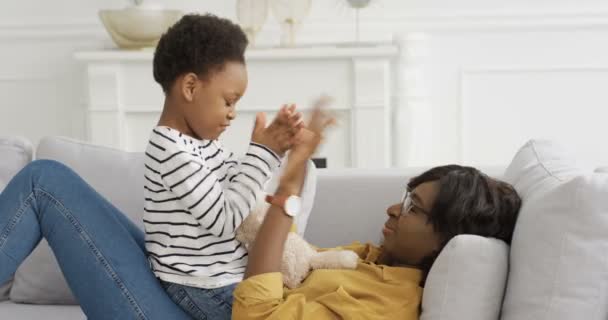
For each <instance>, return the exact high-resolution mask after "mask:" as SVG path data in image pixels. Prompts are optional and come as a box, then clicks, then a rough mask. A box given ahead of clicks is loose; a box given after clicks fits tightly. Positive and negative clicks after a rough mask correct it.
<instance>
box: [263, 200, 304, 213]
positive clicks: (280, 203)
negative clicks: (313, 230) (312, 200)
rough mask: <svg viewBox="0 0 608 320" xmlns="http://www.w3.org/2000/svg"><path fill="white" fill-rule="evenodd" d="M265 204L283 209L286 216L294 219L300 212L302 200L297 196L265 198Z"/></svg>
mask: <svg viewBox="0 0 608 320" xmlns="http://www.w3.org/2000/svg"><path fill="white" fill-rule="evenodd" d="M266 202H268V203H270V204H271V205H274V206H277V207H280V208H281V209H283V212H285V214H286V215H288V216H290V217H295V216H297V215H298V214H300V211H302V199H301V198H300V197H298V196H293V195H292V196H277V195H274V196H271V195H267V196H266Z"/></svg>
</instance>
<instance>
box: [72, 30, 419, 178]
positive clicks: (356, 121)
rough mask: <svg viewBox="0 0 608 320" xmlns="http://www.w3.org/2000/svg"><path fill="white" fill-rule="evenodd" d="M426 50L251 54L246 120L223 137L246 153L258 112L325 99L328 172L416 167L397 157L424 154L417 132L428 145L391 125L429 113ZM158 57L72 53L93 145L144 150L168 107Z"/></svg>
mask: <svg viewBox="0 0 608 320" xmlns="http://www.w3.org/2000/svg"><path fill="white" fill-rule="evenodd" d="M424 42H425V38H424V37H421V36H419V35H412V36H409V37H406V38H403V39H399V41H398V42H396V43H385V44H371V43H366V44H359V45H358V46H355V45H350V44H349V45H317V46H311V47H304V46H302V47H293V48H252V49H248V50H247V52H246V59H247V61H248V71H249V80H250V81H249V88H248V91H247V94H246V95H245V96H244V97H243V99H242V101H240V102H239V117H238V118H237V119H236V120H235V123H234V125H233V126H232V127H231V128H230V130H229V131H228V132H227V133H226V135H224V136H222V138H223V140H224V142H225V144H226V145H227V146H228V147H230V148H231V149H233V150H235V151H237V152H238V151H242V150H240V149H244V148H245V147H246V146H247V142H248V139H249V136H250V134H251V128H252V124H253V122H254V119H255V114H256V113H257V112H269V113H270V114H272V113H273V112H276V110H278V108H279V107H280V106H281V105H282V104H283V103H296V104H297V105H298V106H299V107H300V110H306V109H307V107H308V106H309V105H310V101H312V99H314V98H315V97H317V96H318V95H319V94H321V93H325V94H329V95H330V96H332V97H333V98H334V103H333V105H332V111H334V112H335V114H336V115H337V117H338V122H339V123H340V126H338V127H337V128H335V129H334V130H332V133H331V135H330V136H328V139H327V141H326V143H325V145H324V147H323V148H322V150H320V151H319V154H318V155H317V156H318V157H322V158H327V160H328V161H327V162H328V166H329V167H331V168H343V167H357V168H388V167H392V166H394V165H398V164H403V163H406V162H407V161H408V160H409V159H408V158H407V157H397V156H395V155H396V154H406V152H407V151H409V152H414V151H415V152H416V153H415V154H418V155H423V153H422V152H420V151H424V148H423V147H424V145H425V144H426V143H427V142H428V139H427V140H424V138H425V135H424V127H422V128H419V127H416V128H415V130H416V131H415V133H416V138H417V140H419V141H422V142H424V143H420V148H418V145H413V146H409V144H410V143H409V142H407V140H408V138H409V137H410V136H412V133H411V132H410V129H409V128H406V127H404V126H395V125H394V124H395V123H399V122H396V121H394V119H395V117H397V118H398V119H399V118H407V119H411V118H418V117H419V115H418V113H421V114H422V116H424V115H425V114H426V113H427V112H426V109H428V108H426V107H425V105H424V103H421V101H422V102H424V98H425V97H424V91H423V90H421V89H424V88H420V83H421V82H420V81H419V76H418V74H419V73H420V71H419V69H420V68H418V65H417V64H416V63H417V61H419V60H420V52H424V50H419V48H422V46H421V45H422V44H424ZM405 49H407V50H405ZM153 56H154V50H153V49H145V50H133V51H126V50H118V49H100V50H93V51H80V52H76V53H74V59H75V60H77V61H79V62H81V63H82V64H83V65H84V68H83V69H84V70H83V71H84V72H83V73H84V74H85V77H86V82H87V90H88V93H87V97H88V99H87V103H86V106H85V110H86V111H85V112H86V114H87V138H88V140H89V141H91V142H93V143H97V144H101V145H108V146H113V147H117V148H121V149H126V150H129V151H142V150H143V148H145V143H146V141H147V136H148V135H149V132H150V128H151V127H152V126H154V124H155V123H156V121H157V119H158V115H159V113H160V111H161V106H162V103H163V99H164V96H163V93H162V90H161V89H160V87H159V86H158V84H156V83H155V82H154V79H153V78H152V76H151V75H152V63H151V62H152V60H153ZM410 100H411V101H410ZM410 111H412V112H413V113H412V112H410ZM414 123H417V122H416V121H414ZM394 137H399V139H398V140H399V141H397V139H395V138H394ZM404 141H405V143H404ZM418 149H420V150H418Z"/></svg>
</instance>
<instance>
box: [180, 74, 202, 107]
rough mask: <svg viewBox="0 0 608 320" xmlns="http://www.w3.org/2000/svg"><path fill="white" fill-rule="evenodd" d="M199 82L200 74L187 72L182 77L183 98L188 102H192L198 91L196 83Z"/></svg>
mask: <svg viewBox="0 0 608 320" xmlns="http://www.w3.org/2000/svg"><path fill="white" fill-rule="evenodd" d="M197 82H198V76H197V75H196V74H194V73H192V72H190V73H187V74H186V75H184V76H183V77H182V80H181V82H180V83H181V90H180V91H181V93H182V96H183V98H184V99H185V100H186V101H187V102H192V101H193V100H194V97H195V93H196V85H197Z"/></svg>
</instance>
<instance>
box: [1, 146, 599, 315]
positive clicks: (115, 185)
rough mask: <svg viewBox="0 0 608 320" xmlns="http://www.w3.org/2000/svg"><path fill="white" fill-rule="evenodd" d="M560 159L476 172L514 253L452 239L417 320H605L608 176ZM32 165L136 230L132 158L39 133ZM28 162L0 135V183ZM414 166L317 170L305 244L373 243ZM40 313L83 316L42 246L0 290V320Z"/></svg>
mask: <svg viewBox="0 0 608 320" xmlns="http://www.w3.org/2000/svg"><path fill="white" fill-rule="evenodd" d="M570 155H572V154H568V153H567V152H563V151H560V150H558V149H557V148H555V146H554V145H553V144H551V143H547V142H543V141H540V142H538V141H531V142H529V143H527V144H526V145H524V146H523V147H522V149H521V150H520V151H519V152H518V154H517V155H515V157H514V159H513V162H512V163H511V165H510V166H509V167H508V168H507V170H506V171H505V172H504V175H503V169H502V168H482V171H484V172H486V173H488V174H490V175H492V176H494V177H504V178H505V179H507V181H509V182H511V183H512V184H514V186H515V188H516V189H517V190H518V192H519V193H520V194H521V195H522V197H523V200H524V205H523V207H522V210H521V212H520V217H519V219H518V222H517V226H516V229H515V233H514V238H513V243H512V246H511V247H510V248H509V246H507V245H506V244H505V243H503V242H501V241H498V240H495V239H488V238H482V237H476V236H468V235H464V236H463V235H461V236H458V237H455V238H454V239H452V240H451V241H450V242H449V243H448V245H447V246H446V248H445V249H444V250H443V251H442V252H441V254H440V255H439V257H438V259H437V261H436V262H435V264H434V265H433V267H432V269H431V271H430V273H429V276H428V279H427V282H426V286H425V288H424V290H423V298H422V313H421V316H420V320H461V319H467V320H498V319H502V320H569V319H586V320H596V319H597V320H600V319H602V320H605V319H607V318H608V289H607V288H608V260H606V259H605V252H606V249H607V248H608V233H607V232H606V230H608V202H606V201H605V199H607V198H608V174H606V172H608V170H606V169H605V168H604V169H598V170H596V172H595V173H593V170H587V169H581V168H577V167H576V166H574V165H572V164H571V162H570V161H569V160H570V157H569V156H570ZM573 156H574V157H576V154H574V155H573ZM35 158H38V159H54V160H58V161H60V162H63V163H65V164H67V165H68V166H70V167H71V168H73V169H74V170H75V171H76V172H78V173H79V174H80V175H81V176H82V177H83V178H84V179H85V180H86V181H88V182H89V183H90V184H91V185H92V186H93V187H94V188H95V189H97V190H98V191H99V192H100V193H101V194H102V195H104V196H105V197H106V198H108V199H109V200H110V201H111V202H112V203H114V204H115V205H116V206H117V207H118V208H120V209H121V210H122V211H123V212H125V213H126V214H127V215H128V216H129V217H130V218H131V219H133V220H134V221H135V222H136V223H137V224H138V225H140V226H141V225H142V223H141V211H142V207H143V203H142V199H143V194H142V192H143V191H142V188H141V186H142V185H143V165H142V160H143V155H142V154H140V153H128V152H123V151H118V150H113V149H108V148H103V147H98V146H94V145H89V144H86V143H81V142H78V141H73V140H70V139H65V138H47V139H43V140H42V141H41V143H40V144H39V146H38V148H37V151H36V156H35ZM31 159H32V147H31V145H30V144H29V143H28V142H27V141H25V140H23V139H17V138H4V139H0V188H2V187H3V186H4V185H5V184H6V182H7V181H8V180H9V179H10V178H11V177H12V175H14V174H15V172H17V171H18V170H19V169H20V168H21V167H23V166H24V165H26V164H27V163H28V162H29V161H31ZM423 170H424V168H408V169H395V170H353V169H348V170H333V169H328V170H318V171H317V173H316V196H315V197H314V205H313V208H312V210H311V212H312V213H311V215H310V217H309V219H308V224H307V227H306V229H305V230H304V231H305V232H304V235H305V238H306V239H307V240H309V241H310V242H311V243H313V244H315V245H318V246H321V247H331V246H335V245H340V244H348V243H351V242H353V241H362V242H376V243H377V242H378V241H379V240H380V234H381V233H380V230H381V226H382V224H383V223H384V221H385V219H386V216H385V210H386V207H387V206H388V205H390V204H393V203H395V202H397V201H398V199H399V197H400V194H401V192H402V190H403V188H404V186H405V183H406V182H407V180H408V179H409V178H410V177H412V176H413V175H416V174H419V173H421V172H422V171H423ZM312 184H313V185H314V184H315V183H314V181H313V183H312ZM311 203H312V202H311ZM300 223H302V222H301V221H300ZM507 275H508V278H507ZM9 293H10V294H9ZM40 318H43V319H45V320H55V319H57V320H59V319H61V320H71V319H85V315H84V314H83V312H82V311H81V309H80V308H79V307H78V305H77V301H75V299H74V297H73V296H72V295H71V292H70V290H69V288H68V287H67V285H66V283H65V280H64V279H63V276H62V274H61V272H60V271H59V269H58V267H57V263H56V261H54V258H53V257H52V254H50V252H49V250H48V246H47V245H46V243H45V242H44V241H43V242H42V243H41V244H40V245H39V246H38V248H36V250H35V251H34V252H33V253H32V254H31V255H30V256H29V257H28V258H27V259H26V261H25V262H24V263H23V264H22V265H21V266H20V268H19V269H18V270H17V272H16V273H15V277H14V281H13V282H12V283H8V284H6V285H3V286H0V319H2V320H4V319H18V320H27V319H40Z"/></svg>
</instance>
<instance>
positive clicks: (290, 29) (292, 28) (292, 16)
mask: <svg viewBox="0 0 608 320" xmlns="http://www.w3.org/2000/svg"><path fill="white" fill-rule="evenodd" d="M271 5H272V12H273V14H274V16H275V17H276V18H277V20H278V21H279V24H280V25H281V46H284V47H293V46H294V45H295V42H296V32H297V29H298V28H299V26H300V25H301V24H302V21H303V20H304V19H305V18H306V17H307V16H308V14H309V13H310V6H311V0H272V2H271Z"/></svg>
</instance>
